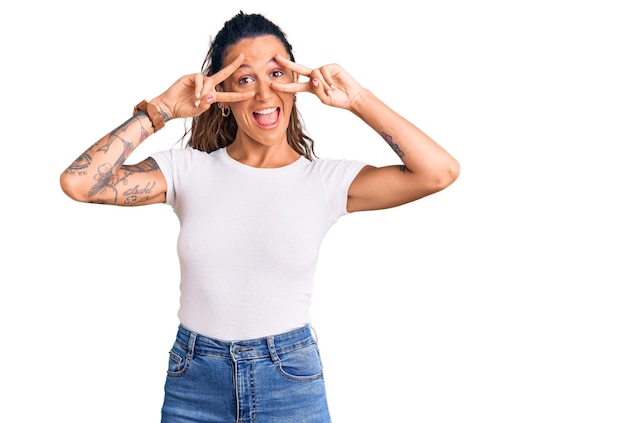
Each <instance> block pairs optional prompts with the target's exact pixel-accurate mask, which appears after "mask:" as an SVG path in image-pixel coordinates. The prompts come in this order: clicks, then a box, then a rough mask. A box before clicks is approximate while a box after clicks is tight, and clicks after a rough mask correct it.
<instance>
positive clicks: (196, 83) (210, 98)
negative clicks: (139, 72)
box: [150, 55, 254, 119]
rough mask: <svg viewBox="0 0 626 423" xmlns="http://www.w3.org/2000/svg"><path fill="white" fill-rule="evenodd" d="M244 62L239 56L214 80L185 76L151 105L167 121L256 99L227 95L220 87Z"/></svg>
mask: <svg viewBox="0 0 626 423" xmlns="http://www.w3.org/2000/svg"><path fill="white" fill-rule="evenodd" d="M242 62H243V55H239V56H238V57H237V58H236V59H235V60H234V61H232V62H231V63H230V64H228V65H227V66H225V67H224V68H222V69H221V70H220V71H219V72H216V73H215V74H213V75H211V76H204V75H203V74H201V73H194V74H190V75H185V76H183V77H181V78H180V79H178V81H176V82H175V83H174V84H172V86H170V87H169V88H168V89H167V91H165V92H164V93H163V94H161V95H159V96H158V97H155V98H154V99H152V100H151V101H150V103H152V104H154V105H155V106H157V107H159V108H160V109H161V110H162V112H163V113H165V114H166V115H167V116H168V119H175V118H188V117H195V116H199V115H200V114H202V113H204V112H205V111H207V110H208V109H209V107H210V106H211V104H212V103H215V102H217V101H219V102H224V103H228V102H237V101H243V100H248V99H249V98H252V97H253V96H254V92H252V91H248V92H245V93H243V92H241V93H234V92H224V91H221V88H219V87H218V86H219V84H220V83H221V82H222V81H224V80H225V79H226V78H228V77H229V76H230V75H232V73H233V72H235V71H236V70H237V69H238V68H239V66H240V65H241V63H242Z"/></svg>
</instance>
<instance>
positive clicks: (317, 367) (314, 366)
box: [278, 344, 322, 382]
mask: <svg viewBox="0 0 626 423" xmlns="http://www.w3.org/2000/svg"><path fill="white" fill-rule="evenodd" d="M278 371H279V373H280V374H281V376H283V377H285V378H287V379H289V380H293V381H299V382H303V381H313V380H317V379H320V378H321V377H322V360H321V359H320V355H319V352H318V350H317V345H315V344H310V345H308V346H306V347H303V348H299V349H297V350H293V351H289V352H287V353H283V354H279V363H278Z"/></svg>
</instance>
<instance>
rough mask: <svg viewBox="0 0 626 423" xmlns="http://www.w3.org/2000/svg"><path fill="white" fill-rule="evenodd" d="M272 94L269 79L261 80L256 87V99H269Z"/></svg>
mask: <svg viewBox="0 0 626 423" xmlns="http://www.w3.org/2000/svg"><path fill="white" fill-rule="evenodd" d="M271 95H272V88H271V86H270V83H269V82H267V81H259V82H258V83H257V87H256V96H255V98H256V100H257V101H267V99H268V98H269V97H270V96H271Z"/></svg>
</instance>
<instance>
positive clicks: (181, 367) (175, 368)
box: [167, 344, 189, 376]
mask: <svg viewBox="0 0 626 423" xmlns="http://www.w3.org/2000/svg"><path fill="white" fill-rule="evenodd" d="M188 361H189V360H188V359H187V353H186V351H185V350H184V349H183V348H182V347H180V345H178V344H175V345H174V346H173V347H172V349H171V350H170V358H169V361H168V363H167V374H168V376H181V375H183V374H184V373H185V371H186V370H187V366H188Z"/></svg>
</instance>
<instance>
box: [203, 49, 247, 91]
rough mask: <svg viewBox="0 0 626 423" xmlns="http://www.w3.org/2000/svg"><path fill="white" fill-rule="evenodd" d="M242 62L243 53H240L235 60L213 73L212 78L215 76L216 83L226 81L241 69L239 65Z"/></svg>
mask: <svg viewBox="0 0 626 423" xmlns="http://www.w3.org/2000/svg"><path fill="white" fill-rule="evenodd" d="M242 62H243V54H240V55H239V56H237V58H236V59H235V60H233V61H232V62H231V63H229V64H228V65H226V66H224V67H223V68H222V69H221V70H220V71H219V72H216V73H214V74H213V75H211V78H213V80H214V81H215V85H217V84H220V83H222V82H224V80H226V78H228V77H229V76H231V75H232V74H233V72H235V71H236V70H237V69H239V66H241V63H242Z"/></svg>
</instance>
